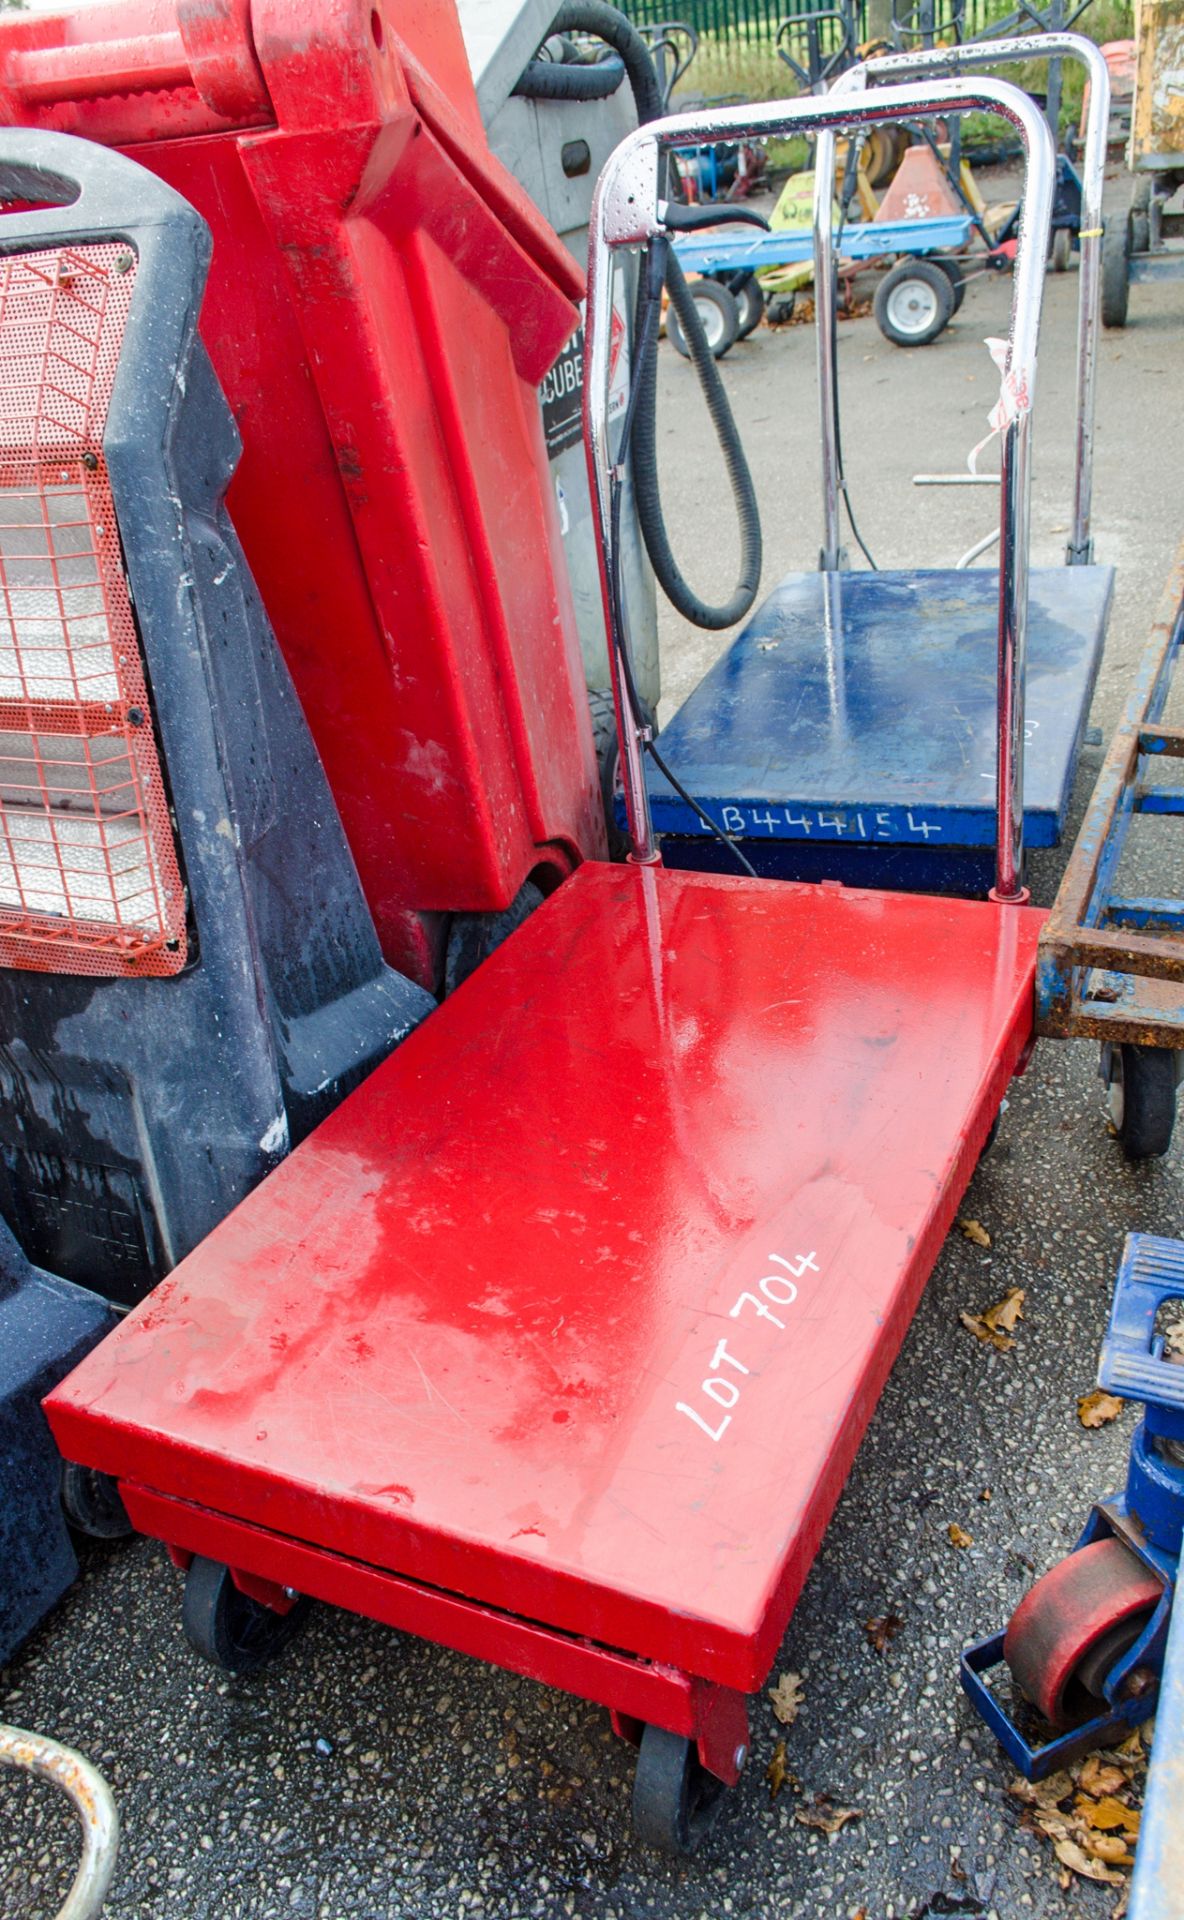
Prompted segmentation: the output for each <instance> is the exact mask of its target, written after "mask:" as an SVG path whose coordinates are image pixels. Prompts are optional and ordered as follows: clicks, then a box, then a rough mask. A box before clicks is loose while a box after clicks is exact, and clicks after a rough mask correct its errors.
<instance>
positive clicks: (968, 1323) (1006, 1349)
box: [958, 1313, 1015, 1353]
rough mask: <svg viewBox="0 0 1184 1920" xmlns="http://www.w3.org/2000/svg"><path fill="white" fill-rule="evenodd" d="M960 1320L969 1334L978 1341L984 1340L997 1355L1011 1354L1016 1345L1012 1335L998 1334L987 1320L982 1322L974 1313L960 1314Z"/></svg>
mask: <svg viewBox="0 0 1184 1920" xmlns="http://www.w3.org/2000/svg"><path fill="white" fill-rule="evenodd" d="M958 1318H959V1320H960V1321H961V1322H962V1325H963V1326H964V1327H965V1328H966V1331H967V1332H968V1333H972V1334H973V1335H974V1337H975V1339H976V1340H983V1341H985V1342H986V1344H987V1345H988V1346H991V1347H994V1349H995V1351H996V1353H1010V1352H1011V1350H1012V1348H1013V1347H1014V1345H1015V1341H1014V1340H1013V1339H1012V1337H1011V1335H1010V1334H1008V1333H996V1332H995V1330H994V1328H993V1327H989V1326H988V1325H987V1323H986V1321H985V1320H980V1319H979V1318H978V1317H977V1315H975V1314H973V1313H960V1314H959V1315H958Z"/></svg>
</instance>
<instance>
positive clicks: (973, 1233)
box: [958, 1220, 991, 1247]
mask: <svg viewBox="0 0 1184 1920" xmlns="http://www.w3.org/2000/svg"><path fill="white" fill-rule="evenodd" d="M958 1231H959V1233H963V1234H965V1236H966V1238H967V1239H968V1240H973V1241H974V1244H975V1246H976V1247H989V1246H990V1244H991V1236H990V1234H989V1233H988V1232H987V1229H986V1228H985V1227H984V1225H983V1223H982V1221H981V1220H959V1222H958Z"/></svg>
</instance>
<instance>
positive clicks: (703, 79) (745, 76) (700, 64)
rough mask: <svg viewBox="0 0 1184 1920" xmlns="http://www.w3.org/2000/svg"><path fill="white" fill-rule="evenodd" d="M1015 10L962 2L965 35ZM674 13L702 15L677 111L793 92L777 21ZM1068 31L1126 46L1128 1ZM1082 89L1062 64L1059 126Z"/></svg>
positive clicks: (744, 4) (1076, 73)
mask: <svg viewBox="0 0 1184 1920" xmlns="http://www.w3.org/2000/svg"><path fill="white" fill-rule="evenodd" d="M1013 10H1014V9H1013V8H1012V7H1011V6H1009V5H1008V4H1007V0H968V6H967V16H968V18H967V28H968V32H973V31H975V30H976V29H979V30H981V27H982V26H985V25H986V23H987V22H989V21H990V20H997V19H1000V18H1002V17H1003V16H1004V15H1005V14H1006V13H1009V12H1012V11H1013ZM629 11H630V12H631V13H632V14H633V16H634V18H637V19H641V18H644V17H645V13H646V8H645V6H644V5H641V4H634V5H633V6H631V7H630V8H629ZM676 11H679V12H680V17H681V18H684V19H688V20H690V21H691V22H692V24H696V18H695V17H696V15H697V14H699V13H701V14H702V16H703V21H702V25H700V28H699V34H700V38H699V52H698V55H697V57H696V59H695V62H694V64H693V66H692V67H691V70H690V72H689V73H688V74H687V76H686V78H685V79H684V80H683V82H682V85H681V86H680V88H679V90H678V93H677V94H676V95H675V105H676V106H677V105H678V104H679V102H680V101H681V102H684V103H689V102H690V101H692V100H704V99H705V100H717V99H720V98H726V97H727V96H729V95H736V96H738V97H739V98H740V99H742V100H778V99H784V98H786V97H789V96H791V95H793V94H796V93H797V92H798V91H799V88H798V83H797V80H796V79H795V77H794V75H793V74H792V73H791V72H790V71H789V69H788V68H787V67H786V66H785V65H784V64H783V62H782V61H780V60H779V59H778V58H777V53H776V47H775V44H774V36H775V33H776V22H775V20H773V19H772V16H771V15H770V16H769V19H768V21H766V19H765V18H764V17H757V9H754V8H753V7H752V6H750V5H749V4H748V0H709V4H708V0H699V4H698V5H696V4H695V0H692V3H691V4H690V5H686V4H684V5H683V6H682V7H681V9H676ZM789 11H790V0H785V5H784V7H783V9H782V15H783V16H784V15H786V14H788V13H789ZM759 12H760V15H761V16H763V14H764V9H763V8H761V9H760V10H759ZM1074 30H1075V32H1078V33H1084V34H1087V35H1088V36H1089V38H1090V39H1091V40H1095V41H1097V42H1098V44H1099V45H1103V44H1104V43H1105V42H1106V41H1107V40H1129V39H1130V38H1131V36H1132V35H1133V33H1134V0H1093V4H1092V5H1091V6H1089V7H1087V9H1086V11H1085V12H1084V13H1083V14H1082V16H1081V19H1080V20H1079V21H1077V22H1075V26H1074ZM791 51H792V48H791ZM1047 71H1048V68H1047V62H1045V61H1043V60H1031V61H1027V62H1025V64H1024V65H1023V66H1018V67H1017V66H1007V67H1001V68H1000V69H999V72H1000V74H1001V75H1002V76H1003V77H1004V78H1006V79H1009V80H1014V81H1015V82H1016V84H1017V85H1018V86H1021V87H1027V88H1029V89H1031V90H1032V91H1033V92H1037V93H1042V92H1043V91H1044V88H1045V84H1046V76H1047ZM1084 89H1085V73H1084V70H1083V69H1082V67H1080V66H1079V65H1078V63H1077V62H1076V61H1066V62H1065V64H1064V67H1063V69H1062V110H1061V124H1062V127H1066V126H1069V125H1075V124H1076V123H1077V121H1078V120H1079V119H1080V117H1081V102H1082V95H1083V93H1084ZM964 130H965V137H966V141H967V144H968V145H970V146H973V145H975V144H978V143H981V142H982V141H983V140H991V141H994V140H996V139H997V138H998V134H999V127H998V123H997V122H995V121H993V120H991V119H990V117H989V116H988V115H985V114H968V115H967V116H966V120H965V122H964ZM800 144H801V143H800V142H793V141H775V142H773V143H771V149H770V157H771V158H772V160H773V164H774V165H776V166H785V165H789V164H791V163H790V162H789V161H788V160H787V159H785V158H783V156H782V154H781V152H780V149H781V148H790V147H795V146H797V145H800ZM774 148H776V149H777V150H778V151H777V152H776V153H774V152H773V149H774Z"/></svg>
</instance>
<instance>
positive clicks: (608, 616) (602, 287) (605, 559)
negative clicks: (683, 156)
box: [584, 245, 661, 866]
mask: <svg viewBox="0 0 1184 1920" xmlns="http://www.w3.org/2000/svg"><path fill="white" fill-rule="evenodd" d="M612 275H613V263H612V256H611V254H609V253H608V251H607V249H604V248H598V247H596V246H595V245H594V246H593V247H592V249H591V253H590V256H589V261H588V299H587V330H586V335H585V341H586V345H585V353H586V356H587V373H586V377H585V381H584V450H585V453H586V455H587V460H588V478H589V482H590V486H591V493H592V511H593V514H594V515H595V519H596V530H597V534H598V536H599V537H598V539H597V542H596V547H597V558H598V561H599V565H600V591H601V595H602V597H603V600H604V608H605V624H606V627H607V630H608V664H609V675H610V678H611V681H612V689H613V707H614V709H615V711H616V717H617V738H618V741H619V743H620V766H621V781H622V785H623V787H624V792H625V818H626V821H627V823H628V829H629V857H630V859H632V860H634V861H638V862H640V863H641V864H643V865H645V866H654V865H656V864H657V863H658V862H659V861H660V860H661V855H660V854H659V852H658V843H657V841H656V840H655V838H654V824H653V819H652V817H651V814H650V801H649V794H648V793H647V791H646V783H645V735H644V728H643V723H642V721H641V720H640V719H639V718H638V716H637V715H636V714H635V713H634V711H633V703H632V701H631V700H630V698H629V678H628V674H627V671H626V666H625V659H624V654H625V648H626V647H627V645H628V635H627V633H626V632H625V628H624V618H625V613H624V608H623V607H622V606H621V605H620V601H619V596H618V593H617V586H616V583H617V581H618V579H619V577H620V575H619V556H618V554H617V551H616V542H615V540H614V538H613V521H612V487H613V480H614V465H613V454H612V447H611V444H610V437H609V423H608V389H609V373H610V368H609V342H610V339H611V337H612ZM628 452H629V450H628V448H627V447H622V448H621V450H620V453H621V459H622V460H625V459H627V458H628Z"/></svg>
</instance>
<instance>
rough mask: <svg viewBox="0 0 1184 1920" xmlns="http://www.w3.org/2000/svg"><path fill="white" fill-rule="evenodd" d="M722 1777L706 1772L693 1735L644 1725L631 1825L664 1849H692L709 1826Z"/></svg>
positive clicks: (647, 1840)
mask: <svg viewBox="0 0 1184 1920" xmlns="http://www.w3.org/2000/svg"><path fill="white" fill-rule="evenodd" d="M724 1791H725V1789H724V1783H723V1781H722V1780H717V1779H716V1777H715V1775H714V1774H713V1773H708V1771H707V1769H706V1767H705V1766H704V1765H703V1764H702V1762H701V1761H700V1759H699V1755H698V1753H697V1752H696V1750H695V1743H694V1741H693V1740H684V1739H683V1738H682V1736H681V1734H677V1733H667V1732H666V1730H665V1728H664V1727H647V1728H646V1729H645V1732H644V1733H643V1734H642V1736H641V1750H640V1752H639V1753H638V1756H637V1773H636V1776H635V1778H634V1781H633V1831H634V1833H635V1834H636V1835H637V1838H638V1839H639V1840H640V1841H642V1842H643V1844H644V1845H645V1846H647V1847H658V1848H659V1849H660V1850H661V1851H662V1852H663V1853H681V1854H687V1853H694V1851H695V1848H696V1847H697V1846H698V1845H699V1842H700V1841H701V1840H702V1839H703V1838H704V1836H705V1835H706V1834H707V1833H709V1832H710V1831H711V1828H712V1826H713V1825H714V1823H715V1818H716V1815H717V1814H718V1812H719V1809H720V1802H721V1800H722V1798H723V1795H724Z"/></svg>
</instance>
